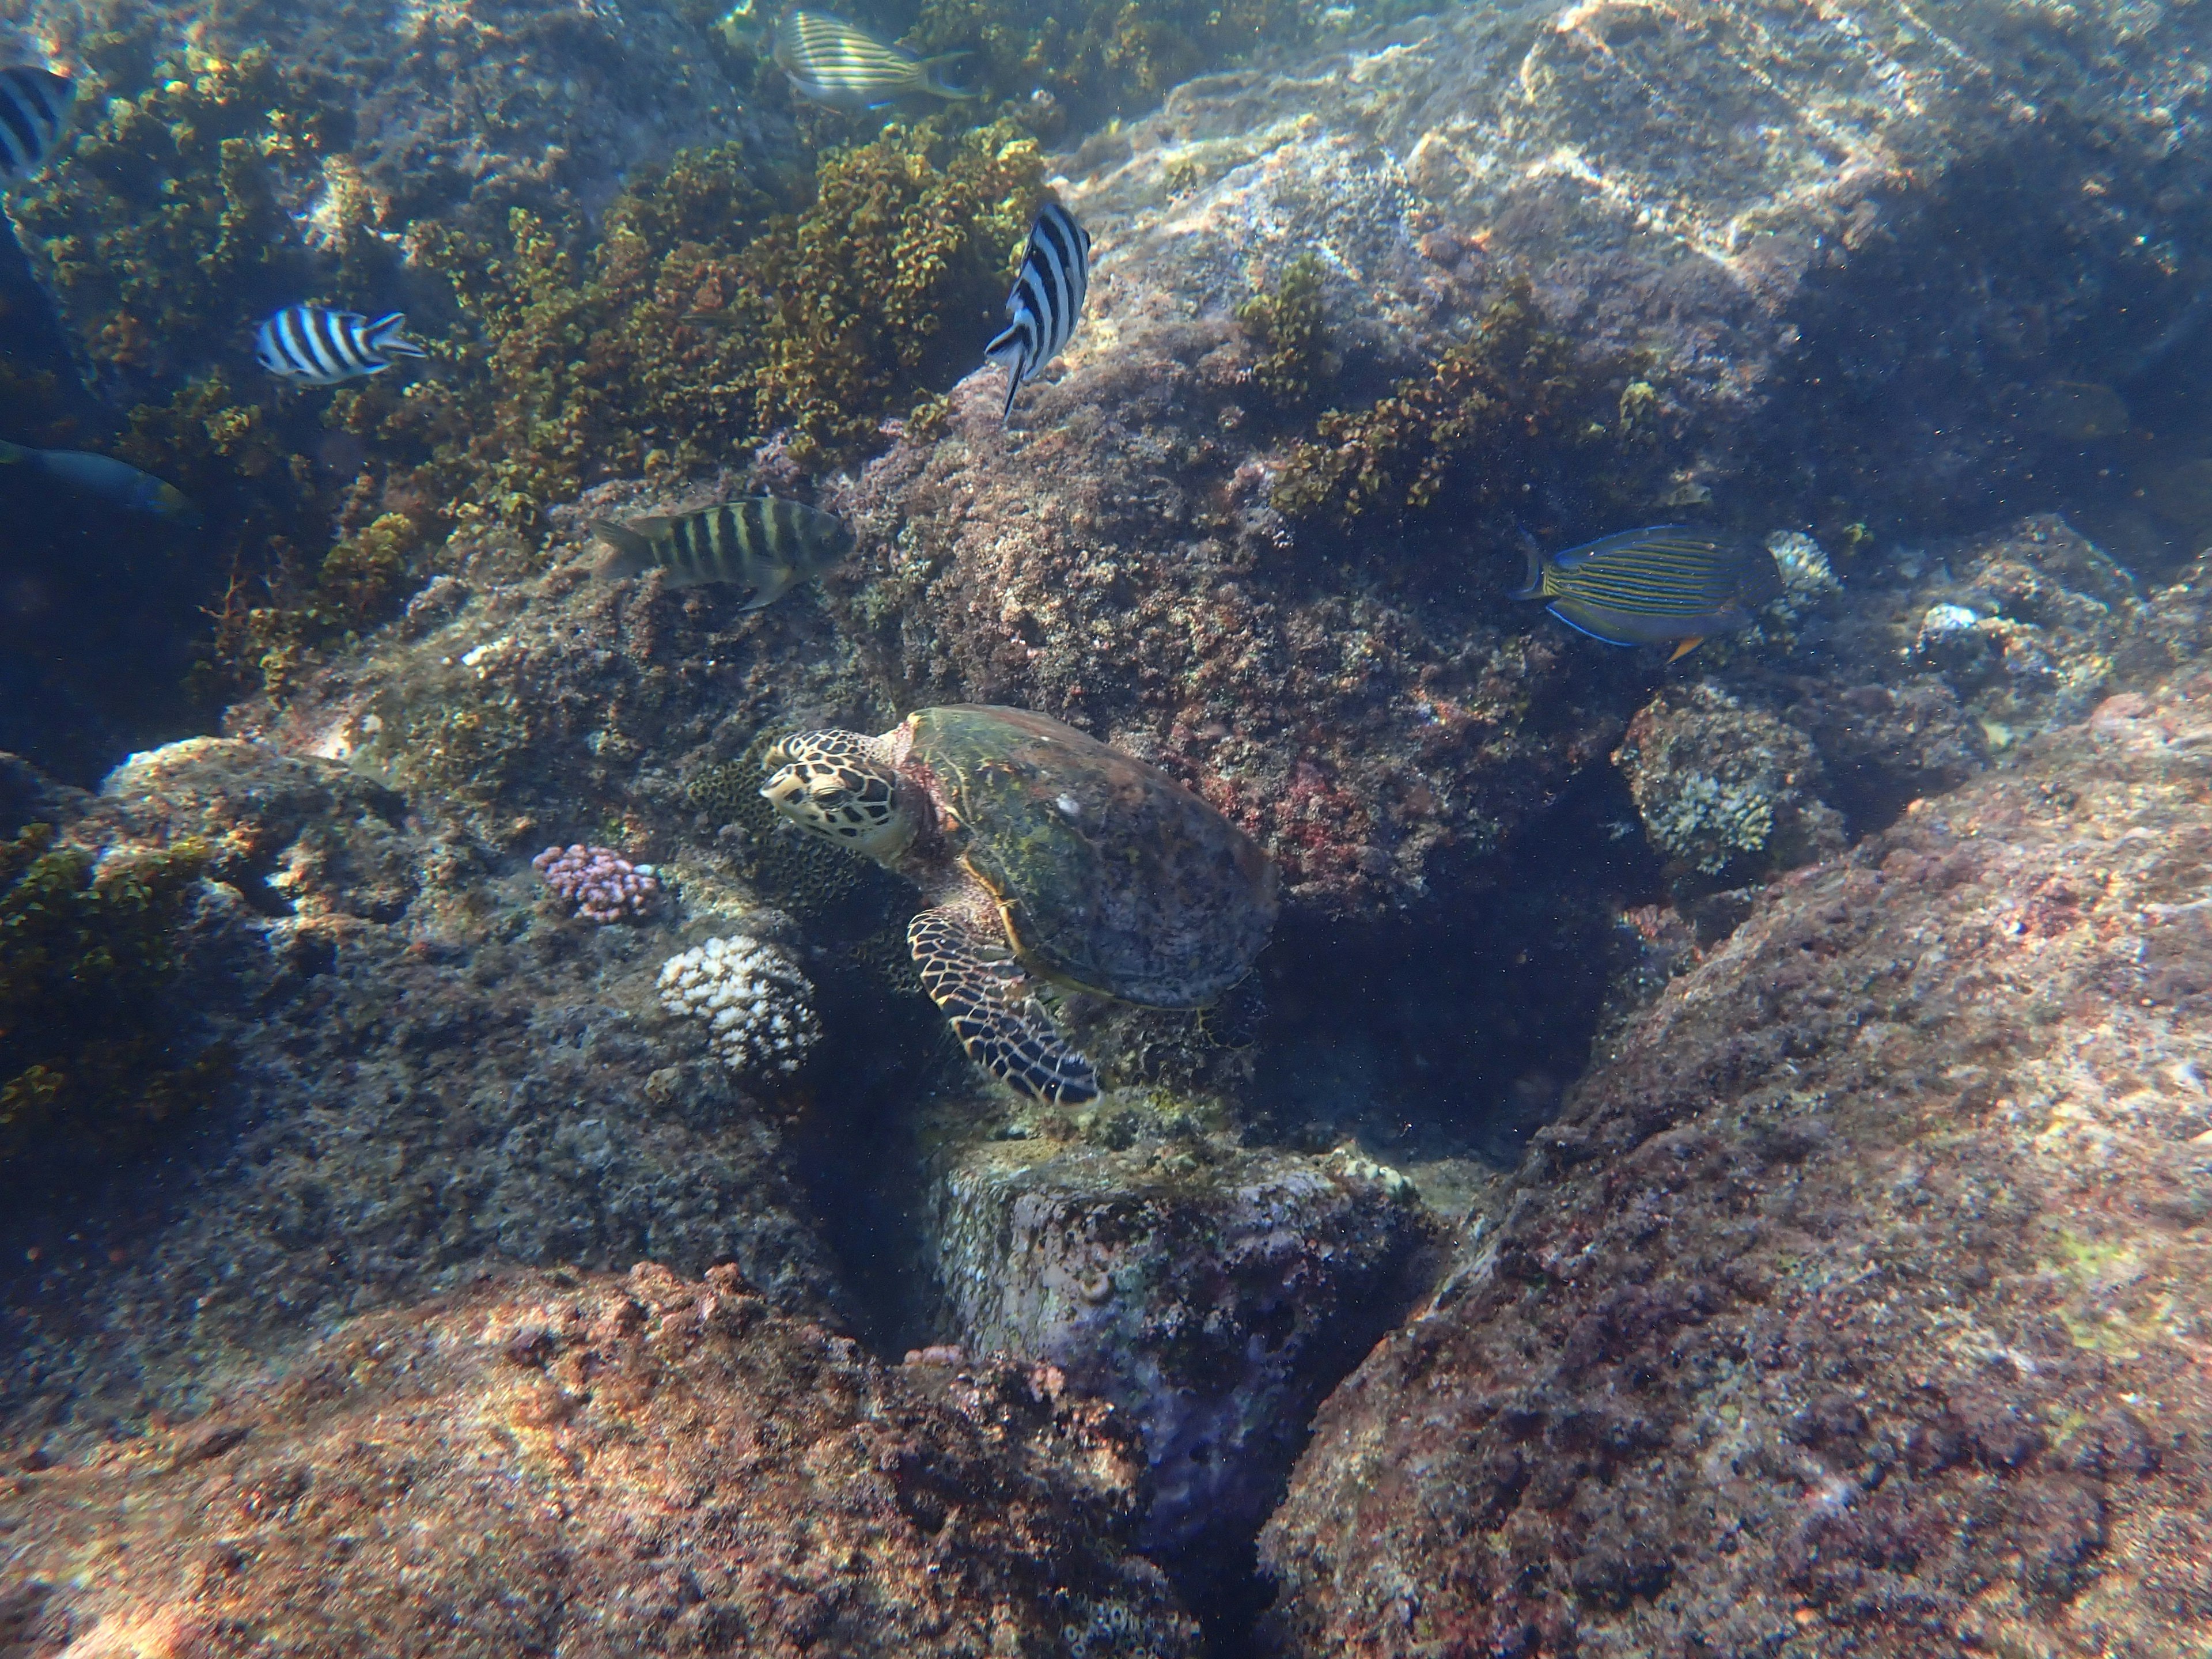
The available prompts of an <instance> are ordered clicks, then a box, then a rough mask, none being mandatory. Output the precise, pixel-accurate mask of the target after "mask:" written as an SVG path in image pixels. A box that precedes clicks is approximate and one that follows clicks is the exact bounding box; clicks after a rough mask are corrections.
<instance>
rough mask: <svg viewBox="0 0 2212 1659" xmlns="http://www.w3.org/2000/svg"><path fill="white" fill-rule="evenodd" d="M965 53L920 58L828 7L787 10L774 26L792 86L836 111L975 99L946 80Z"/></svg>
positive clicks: (783, 66)
mask: <svg viewBox="0 0 2212 1659" xmlns="http://www.w3.org/2000/svg"><path fill="white" fill-rule="evenodd" d="M967 55H968V54H967V53H966V52H951V53H948V54H947V55H946V56H945V57H943V58H917V57H915V55H914V54H913V53H912V52H908V51H907V50H906V49H905V48H904V47H903V46H888V45H886V44H885V43H884V42H883V41H881V40H877V39H876V37H875V36H874V35H872V34H871V33H868V32H867V31H866V29H864V28H861V27H859V26H858V25H857V24H854V23H848V22H847V21H845V20H844V19H843V18H842V17H838V16H835V15H832V14H830V13H829V12H826V11H787V12H786V13H784V15H782V16H781V18H779V19H778V20H777V21H776V25H775V61H776V63H777V64H778V65H779V66H780V67H781V69H782V70H783V72H784V73H785V74H786V75H787V76H790V77H791V86H792V90H793V91H794V92H796V93H797V94H799V96H800V97H802V98H808V99H811V100H813V101H814V102H816V103H817V104H827V105H829V107H830V108H832V109H843V110H864V109H881V108H882V107H883V106H884V105H886V104H891V103H896V102H897V101H898V100H900V99H902V98H911V97H914V96H915V95H916V94H922V93H927V94H930V95H931V96H933V97H937V98H974V97H977V96H979V95H980V94H976V93H973V92H970V91H969V90H968V89H967V88H963V87H957V86H954V85H953V84H952V83H951V81H949V80H947V79H946V78H945V66H946V65H947V64H951V63H952V62H953V61H954V60H955V59H957V58H965V57H966V56H967Z"/></svg>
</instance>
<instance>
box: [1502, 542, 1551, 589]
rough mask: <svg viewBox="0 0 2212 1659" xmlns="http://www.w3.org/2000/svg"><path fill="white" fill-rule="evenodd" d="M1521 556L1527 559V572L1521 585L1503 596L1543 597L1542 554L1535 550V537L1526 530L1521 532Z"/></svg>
mask: <svg viewBox="0 0 2212 1659" xmlns="http://www.w3.org/2000/svg"><path fill="white" fill-rule="evenodd" d="M1521 553H1522V557H1524V558H1526V559H1527V560H1528V574H1527V575H1526V576H1524V577H1523V578H1522V582H1521V586H1518V587H1516V588H1515V589H1514V590H1513V591H1512V592H1510V593H1508V594H1507V595H1506V596H1505V597H1506V598H1507V599H1542V598H1543V597H1544V556H1543V555H1542V554H1541V553H1539V552H1538V551H1537V550H1536V538H1534V536H1531V535H1530V534H1529V533H1528V532H1527V531H1525V530H1524V531H1522V532H1521Z"/></svg>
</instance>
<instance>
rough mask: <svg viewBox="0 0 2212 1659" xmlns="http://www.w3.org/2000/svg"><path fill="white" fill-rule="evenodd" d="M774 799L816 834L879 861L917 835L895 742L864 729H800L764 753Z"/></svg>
mask: <svg viewBox="0 0 2212 1659" xmlns="http://www.w3.org/2000/svg"><path fill="white" fill-rule="evenodd" d="M763 764H765V765H766V766H767V767H768V769H769V779H768V782H767V783H766V784H764V785H763V786H762V788H761V793H762V794H763V796H765V797H766V798H767V799H768V802H769V805H772V806H774V807H775V810H776V811H779V812H781V813H782V814H783V816H784V817H787V818H789V819H790V820H791V821H792V822H793V823H795V824H797V825H798V826H799V828H800V829H804V830H805V831H806V833H807V834H808V835H810V836H821V837H822V839H823V840H824V841H827V842H834V843H835V844H836V845H837V846H839V847H842V848H844V849H845V850H846V851H847V852H848V853H859V854H862V855H864V856H865V857H867V858H872V859H874V860H877V861H878V862H879V863H889V862H890V860H893V859H895V858H896V857H897V856H898V855H899V854H901V853H902V852H903V851H905V850H906V845H907V843H908V842H910V841H912V840H913V839H914V832H915V813H914V811H912V809H911V808H910V807H908V805H906V804H905V803H904V802H903V801H902V799H901V797H902V794H903V793H904V791H902V788H901V787H900V779H899V775H898V770H897V769H896V767H894V766H893V765H892V764H891V759H890V745H889V744H886V743H885V742H884V739H883V738H871V737H864V736H863V735H861V734H860V732H793V733H792V734H791V735H790V736H789V737H787V738H784V739H783V740H782V741H781V742H780V743H778V744H776V745H775V747H774V748H773V749H771V750H769V751H768V754H767V755H766V757H763Z"/></svg>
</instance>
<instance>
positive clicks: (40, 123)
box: [0, 64, 76, 188]
mask: <svg viewBox="0 0 2212 1659" xmlns="http://www.w3.org/2000/svg"><path fill="white" fill-rule="evenodd" d="M74 100H76V82H75V81H72V80H71V79H70V77H69V76H66V75H63V74H61V73H59V72H58V71H57V70H50V69H48V68H46V66H45V65H44V64H9V66H8V67H7V68H6V69H0V188H5V187H6V186H7V185H12V184H14V183H15V182H16V181H17V180H18V179H27V178H29V177H30V176H31V175H32V174H33V173H36V172H37V171H38V170H39V169H40V167H44V166H45V165H46V158H47V157H48V156H49V155H52V154H53V153H54V146H55V145H57V144H58V143H61V141H62V129H63V128H64V127H65V126H67V125H69V112H70V104H71V103H72V102H73V101H74Z"/></svg>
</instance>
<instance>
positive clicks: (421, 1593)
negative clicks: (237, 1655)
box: [0, 1264, 1197, 1659]
mask: <svg viewBox="0 0 2212 1659" xmlns="http://www.w3.org/2000/svg"><path fill="white" fill-rule="evenodd" d="M14 1450H15V1455H13V1456H11V1457H10V1458H9V1468H10V1471H11V1473H10V1474H9V1477H8V1478H7V1480H6V1481H5V1482H4V1484H3V1485H0V1524H4V1527H5V1529H6V1533H7V1536H8V1539H9V1584H10V1586H11V1590H10V1593H9V1596H8V1600H7V1602H6V1607H7V1610H8V1617H9V1639H10V1644H11V1646H15V1647H16V1648H18V1649H19V1650H21V1651H22V1652H24V1653H26V1654H30V1655H40V1656H45V1655H50V1654H53V1653H56V1652H58V1651H59V1650H62V1649H63V1648H64V1647H65V1646H66V1647H70V1648H72V1649H73V1650H75V1651H76V1652H79V1653H82V1652H85V1651H88V1650H101V1651H104V1650H110V1649H111V1648H112V1647H113V1646H115V1645H116V1644H130V1645H135V1646H137V1648H138V1650H141V1651H151V1650H153V1644H157V1643H158V1644H161V1646H163V1647H165V1648H167V1649H168V1650H173V1651H174V1650H181V1649H182V1648H183V1647H184V1646H185V1644H190V1645H191V1646H192V1647H193V1648H194V1649H196V1650H204V1651H216V1650H240V1649H242V1648H244V1647H253V1648H258V1649H261V1650H266V1651H270V1652H307V1651H313V1652H316V1653H321V1654H332V1655H340V1654H344V1655H351V1654H361V1655H368V1654H376V1655H380V1656H386V1659H428V1656H433V1655H440V1656H442V1655H450V1654H453V1653H455V1652H457V1651H459V1652H483V1653H489V1652H495V1651H505V1652H513V1651H517V1650H522V1649H525V1648H534V1649H546V1650H551V1649H556V1648H557V1649H560V1650H574V1651H592V1652H605V1653H630V1652H636V1651H639V1650H642V1649H646V1648H650V1649H651V1650H653V1651H655V1652H659V1653H666V1654H670V1655H702V1656H703V1655H708V1654H720V1653H727V1652H730V1651H732V1649H733V1648H735V1649H738V1650H742V1651H744V1652H746V1653H749V1654H758V1655H761V1656H763V1659H768V1656H774V1659H797V1656H799V1655H802V1654H807V1653H822V1652H823V1651H825V1650H827V1648H828V1647H829V1646H830V1645H834V1646H836V1648H837V1649H839V1650H843V1651H848V1652H853V1653H856V1654H857V1653H900V1654H907V1655H912V1656H915V1659H939V1656H942V1659H953V1656H962V1659H969V1656H975V1655H978V1654H982V1653H1015V1652H1024V1653H1039V1654H1042V1653H1046V1652H1060V1651H1064V1648H1063V1646H1062V1643H1061V1637H1060V1632H1061V1630H1062V1627H1063V1626H1064V1624H1065V1623H1066V1620H1067V1618H1068V1615H1069V1613H1070V1611H1071V1609H1073V1608H1084V1607H1087V1608H1088V1609H1090V1612H1089V1615H1088V1623H1089V1625H1090V1626H1093V1627H1096V1626H1100V1625H1102V1624H1104V1625H1110V1626H1113V1627H1115V1628H1117V1629H1119V1630H1121V1631H1124V1632H1127V1639H1128V1642H1129V1645H1128V1646H1127V1648H1125V1649H1121V1651H1127V1652H1145V1653H1152V1654H1157V1655H1160V1656H1163V1659H1194V1655H1195V1654H1196V1651H1197V1643H1196V1640H1195V1634H1196V1633H1195V1631H1194V1627H1193V1626H1192V1625H1191V1623H1190V1620H1188V1617H1186V1616H1185V1615H1184V1614H1182V1613H1181V1612H1180V1611H1179V1610H1178V1609H1177V1608H1176V1606H1175V1604H1174V1601H1173V1598H1172V1597H1171V1596H1170V1594H1169V1592H1168V1589H1167V1587H1166V1584H1165V1583H1164V1580H1163V1579H1162V1577H1161V1575H1160V1573H1159V1572H1158V1570H1157V1569H1155V1568H1153V1567H1152V1566H1151V1565H1148V1564H1146V1562H1144V1561H1143V1560H1141V1559H1139V1558H1137V1557H1136V1556H1134V1555H1133V1554H1132V1553H1130V1552H1129V1549H1128V1545H1127V1539H1128V1536H1129V1533H1130V1530H1131V1528H1132V1525H1133V1522H1134V1519H1135V1513H1136V1500H1137V1493H1138V1492H1139V1484H1140V1476H1141V1468H1142V1466H1141V1464H1140V1463H1139V1462H1138V1461H1137V1459H1136V1457H1135V1456H1134V1455H1133V1447H1132V1445H1131V1442H1130V1437H1129V1435H1128V1433H1127V1430H1126V1429H1124V1428H1123V1427H1122V1426H1121V1425H1120V1424H1118V1423H1117V1422H1116V1421H1115V1419H1114V1415H1113V1413H1111V1412H1110V1411H1109V1410H1108V1409H1107V1408H1106V1407H1103V1406H1100V1405H1097V1404H1095V1403H1091V1402H1086V1401H1079V1400H1077V1399H1076V1398H1074V1397H1073V1395H1071V1394H1070V1393H1069V1392H1068V1391H1067V1390H1066V1389H1065V1387H1064V1385H1063V1384H1062V1383H1061V1382H1060V1378H1059V1377H1058V1376H1055V1375H1054V1373H1053V1372H1052V1371H1051V1370H1049V1369H1047V1368H1036V1369H1030V1368H1024V1367H1017V1366H1012V1365H1006V1364H995V1365H989V1366H977V1367H973V1368H963V1369H961V1370H957V1371H953V1372H950V1373H947V1372H946V1371H945V1370H943V1369H942V1368H936V1367H927V1368H922V1367H917V1368H914V1369H909V1370H902V1369H898V1368H891V1367H885V1366H883V1365H879V1364H873V1363H872V1362H870V1361H868V1360H866V1359H864V1358H861V1357H860V1355H859V1353H858V1352H857V1351H856V1349H855V1346H854V1344H853V1343H852V1342H850V1341H849V1340H844V1339H842V1338H837V1337H834V1336H832V1335H830V1334H828V1333H826V1332H824V1331H823V1330H822V1329H821V1328H818V1327H816V1326H811V1325H803V1324H799V1323H798V1322H794V1321H792V1320H790V1319H787V1318H784V1317H781V1316H778V1315H777V1314H775V1312H773V1311H772V1310H770V1309H769V1306H768V1304H766V1303H765V1302H764V1301H763V1298H762V1297H761V1296H760V1295H759V1294H758V1293H757V1292H756V1291H754V1290H753V1289H752V1288H751V1287H750V1285H747V1284H746V1283H745V1282H744V1279H742V1278H740V1277H739V1276H738V1273H737V1272H736V1271H735V1270H734V1269H732V1268H729V1267H716V1268H712V1269H710V1270H708V1273H707V1275H706V1278H705V1279H704V1280H703V1281H698V1282H695V1281H686V1280H684V1279H679V1278H678V1277H677V1276H676V1275H675V1274H674V1273H671V1272H669V1271H668V1270H667V1269H665V1268H664V1267H654V1266H652V1265H649V1264H648V1265H641V1266H639V1267H635V1268H634V1269H632V1270H631V1271H630V1272H629V1273H628V1274H627V1275H626V1276H624V1277H621V1278H616V1277H614V1276H612V1275H607V1274H582V1273H555V1274H542V1275H522V1276H519V1277H517V1278H515V1279H510V1280H508V1281H506V1282H504V1283H498V1284H494V1285H489V1286H484V1287H477V1288H471V1289H469V1290H467V1291H463V1292H460V1293H458V1294H455V1295H452V1296H449V1297H444V1298H442V1299H440V1300H437V1301H434V1302H430V1303H428V1304H422V1305H418V1306H415V1307H411V1308H408V1309H404V1310H398V1311H395V1312H392V1313H388V1314H385V1315H381V1316H375V1317H373V1318H370V1319H368V1320H366V1321H363V1322H357V1323H355V1324H353V1325H349V1326H348V1327H346V1328H343V1329H342V1330H340V1331H339V1332H337V1334H333V1335H331V1337H329V1338H328V1339H327V1340H325V1341H324V1342H323V1343H321V1344H320V1345H319V1346H317V1347H315V1348H314V1349H313V1350H311V1351H310V1352H309V1353H308V1354H307V1356H306V1358H304V1360H303V1363H302V1364H301V1366H300V1367H299V1368H298V1369H297V1370H294V1371H293V1372H291V1373H290V1374H289V1376H287V1375H283V1374H277V1375H273V1376H262V1377H258V1378H257V1379H255V1381H254V1382H253V1383H252V1385H250V1386H246V1387H243V1388H241V1389H239V1390H237V1391H236V1392H234V1393H233V1394H232V1395H228V1396H227V1397H225V1398H224V1399H223V1400H222V1401H220V1402H218V1403H217V1404H216V1405H215V1406H214V1407H213V1408H212V1409H210V1411H208V1412H207V1413H204V1414H202V1415H199V1416H197V1417H194V1418H191V1419H185V1420H183V1421H179V1422H172V1423H167V1424H165V1425H162V1426H161V1428H160V1429H159V1430H158V1431H155V1432H154V1433H152V1434H149V1435H146V1436H143V1437H137V1439H135V1440H134V1441H132V1442H131V1443H125V1444H118V1445H116V1446H113V1447H110V1448H106V1449H104V1451H103V1454H102V1455H99V1456H95V1457H92V1458H88V1459H86V1460H84V1461H83V1462H80V1463H69V1464H61V1465H58V1466H55V1465H53V1464H52V1462H51V1460H50V1459H49V1458H48V1457H46V1456H43V1455H31V1456H29V1461H28V1462H26V1457H27V1455H29V1454H32V1453H34V1452H37V1451H40V1450H41V1449H40V1448H38V1447H37V1445H36V1443H35V1442H33V1443H28V1444H18V1445H16V1446H15V1448H14ZM25 1469H28V1470H29V1471H32V1472H27V1473H19V1472H18V1471H23V1470H25ZM210 1550H212V1551H213V1552H214V1553H213V1554H212V1555H210ZM87 1551H90V1552H93V1553H95V1554H96V1555H97V1556H98V1557H99V1558H100V1559H102V1560H103V1561H104V1562H105V1563H106V1566H105V1567H104V1569H103V1571H100V1572H98V1573H95V1574H83V1573H80V1572H77V1571H73V1570H72V1567H71V1565H70V1564H71V1563H72V1562H78V1561H82V1560H83V1559H86V1552H87ZM833 1633H834V1634H833ZM88 1644H89V1647H88Z"/></svg>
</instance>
